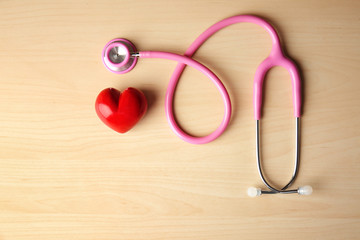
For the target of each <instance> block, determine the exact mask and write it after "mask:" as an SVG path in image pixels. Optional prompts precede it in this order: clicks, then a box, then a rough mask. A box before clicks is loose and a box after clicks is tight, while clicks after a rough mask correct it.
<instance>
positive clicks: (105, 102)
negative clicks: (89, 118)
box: [95, 88, 148, 133]
mask: <svg viewBox="0 0 360 240" xmlns="http://www.w3.org/2000/svg"><path fill="white" fill-rule="evenodd" d="M147 107H148V104H147V101H146V98H145V95H144V94H143V93H142V92H141V91H139V90H137V89H135V88H127V89H126V90H124V91H123V92H122V93H121V92H120V91H119V90H117V89H114V88H107V89H104V90H102V91H101V92H100V93H99V95H98V97H97V98H96V102H95V109H96V113H97V115H98V116H99V118H100V119H101V121H103V122H104V123H105V124H106V125H107V126H109V127H110V128H112V129H113V130H115V131H117V132H119V133H125V132H127V131H129V130H130V129H131V128H132V127H134V126H135V124H136V123H137V122H138V121H139V120H140V119H141V118H142V117H143V116H144V115H145V112H146V110H147Z"/></svg>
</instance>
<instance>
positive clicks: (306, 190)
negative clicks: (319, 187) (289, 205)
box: [297, 185, 313, 195]
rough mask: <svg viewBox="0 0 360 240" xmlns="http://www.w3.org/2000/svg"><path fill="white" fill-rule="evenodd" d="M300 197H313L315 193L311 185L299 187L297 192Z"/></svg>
mask: <svg viewBox="0 0 360 240" xmlns="http://www.w3.org/2000/svg"><path fill="white" fill-rule="evenodd" d="M297 192H298V194H299V195H311V194H312V192H313V188H312V187H311V186H309V185H306V186H302V187H299V188H298V190H297Z"/></svg>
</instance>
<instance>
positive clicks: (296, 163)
mask: <svg viewBox="0 0 360 240" xmlns="http://www.w3.org/2000/svg"><path fill="white" fill-rule="evenodd" d="M295 131H296V136H295V161H294V170H293V174H292V177H291V179H290V181H289V182H288V184H286V185H285V186H284V187H283V188H281V189H277V188H275V187H273V186H272V185H271V184H270V183H269V182H268V181H267V180H266V178H265V176H264V173H263V170H262V167H261V151H260V120H256V159H257V168H258V172H259V175H260V177H261V180H262V181H263V183H264V184H265V185H266V187H267V188H269V189H270V191H263V190H261V194H276V193H282V194H288V193H298V190H297V189H293V190H287V189H288V188H289V187H290V186H291V184H292V183H293V182H294V181H295V179H296V177H297V174H298V171H299V162H300V118H299V117H297V118H296V130H295Z"/></svg>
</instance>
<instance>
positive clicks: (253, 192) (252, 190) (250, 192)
mask: <svg viewBox="0 0 360 240" xmlns="http://www.w3.org/2000/svg"><path fill="white" fill-rule="evenodd" d="M247 194H248V196H249V197H257V196H260V195H261V189H260V188H256V187H249V188H248V190H247Z"/></svg>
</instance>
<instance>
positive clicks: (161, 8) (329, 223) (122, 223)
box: [0, 0, 360, 240]
mask: <svg viewBox="0 0 360 240" xmlns="http://www.w3.org/2000/svg"><path fill="white" fill-rule="evenodd" d="M359 13H360V2H359V1H355V0H354V1H340V0H339V1H325V0H321V1H312V0H306V1H253V0H248V1H210V0H207V1H205V0H200V1H190V0H186V1H168V0H161V1H145V0H138V1H111V0H109V1H70V0H66V1H45V0H44V1H14V0H2V1H0V33H1V34H0V84H1V85H0V112H1V117H0V136H1V137H0V239H1V240H10V239H16V240H22V239H26V240H29V239H36V240H40V239H44V240H45V239H46V240H52V239H67V240H72V239H74V240H75V239H76V240H82V239H84V240H85V239H101V240H104V239H114V240H115V239H129V240H135V239H141V240H142V239H143V240H145V239H146V240H159V239H173V240H174V239H179V240H180V239H181V240H199V239H204V240H205V239H206V240H220V239H221V240H225V239H226V240H228V239H234V240H235V239H359V238H360V237H359V234H360V203H359V200H360V162H359V160H360V159H359V156H360V148H359V147H360V130H359V129H360V124H359V118H360V98H359V93H360V89H359V88H360V81H359V75H360V71H359V63H360V45H359V44H360V17H359V16H360V15H359ZM238 14H255V15H257V16H261V17H263V18H266V19H268V20H269V21H270V22H271V23H272V24H273V25H274V26H275V27H276V28H277V30H278V31H279V34H280V35H281V38H282V40H283V42H284V43H285V46H286V51H287V53H288V55H289V56H291V58H293V59H294V60H295V61H296V62H297V63H298V65H299V67H300V69H301V71H302V75H303V94H304V101H303V103H304V107H303V115H302V119H301V124H302V125H301V127H302V128H301V134H302V139H301V169H300V172H299V176H298V179H297V180H296V182H295V184H294V186H295V187H297V186H301V185H311V186H312V187H313V188H314V193H313V195H311V196H299V195H297V194H296V195H295V194H294V195H270V196H269V195H267V196H261V197H259V198H249V197H248V196H247V194H246V190H247V188H248V187H250V186H257V187H263V184H262V182H261V180H260V178H259V175H258V173H257V169H256V160H255V144H254V143H255V121H254V120H253V109H252V84H253V76H254V73H255V70H256V67H257V66H258V64H259V63H260V62H261V61H262V60H263V59H264V58H265V57H266V56H267V55H268V54H269V51H270V47H271V45H270V43H271V42H270V37H269V36H268V34H267V33H266V31H264V30H263V29H262V28H260V27H258V26H256V25H253V24H249V23H244V24H236V25H233V26H230V27H228V28H227V29H224V30H222V31H220V32H219V33H217V34H216V36H214V37H213V38H211V39H210V40H209V41H207V42H206V44H205V45H204V46H203V47H202V48H201V49H200V50H199V51H198V52H197V54H196V55H195V56H194V58H195V59H197V60H199V61H201V62H203V63H204V64H205V65H207V66H208V67H209V68H211V69H212V70H213V71H214V72H215V73H216V74H217V75H218V76H219V77H220V78H221V79H222V80H223V82H224V84H225V86H226V87H227V89H228V90H229V93H230V95H231V100H232V103H233V111H234V112H233V115H232V119H231V124H230V125H229V127H228V128H227V130H226V132H225V133H224V134H223V135H222V136H221V137H220V138H219V139H217V140H215V141H214V142H211V143H209V144H205V145H191V144H189V143H186V142H184V141H182V140H180V139H179V138H178V137H177V136H176V135H175V134H174V133H173V132H172V131H171V129H170V127H169V125H168V124H167V120H166V116H165V111H164V98H165V92H166V88H167V83H168V80H169V78H170V76H171V74H172V71H173V70H174V68H175V66H176V63H175V62H171V61H166V60H158V59H142V60H140V61H139V62H138V65H137V66H136V68H135V69H134V70H133V71H132V72H131V73H128V74H126V75H116V74H113V73H111V72H109V71H107V70H106V69H105V67H104V66H103V64H102V62H101V51H102V48H103V47H104V45H105V43H106V42H107V41H109V40H110V39H112V38H116V37H125V38H127V39H130V40H131V41H133V42H134V43H135V44H136V46H137V48H138V49H142V50H162V51H172V52H175V53H179V54H183V53H184V52H185V50H186V48H187V47H188V46H189V45H190V44H191V43H192V41H193V40H194V39H195V38H196V37H197V36H198V35H199V34H200V33H201V32H203V31H204V30H205V29H206V28H207V27H209V26H210V25H212V24H214V23H216V22H217V21H220V20H221V19H224V18H226V17H230V16H233V15H238ZM130 86H131V87H136V88H138V89H141V90H142V91H144V93H145V95H146V97H147V99H148V101H149V111H148V113H147V115H146V116H145V118H144V119H142V120H141V122H139V124H138V125H136V126H135V128H134V129H132V130H131V131H130V132H128V133H126V134H124V135H120V134H117V133H115V132H114V131H111V130H110V129H109V128H108V127H106V126H105V125H104V124H103V123H102V122H101V121H100V120H99V119H98V117H97V116H96V113H95V110H94V101H95V98H96V96H97V94H98V93H99V92H100V91H101V90H102V89H104V88H107V87H115V88H118V89H120V90H123V89H125V88H127V87H130ZM265 91H266V94H265V97H264V98H265V99H264V107H265V108H264V118H263V120H262V136H263V139H262V149H263V150H262V154H263V158H264V168H265V170H266V173H267V176H268V177H269V178H270V179H271V181H272V182H273V183H274V184H275V185H276V186H278V187H281V185H283V184H285V183H286V182H287V181H288V179H289V177H290V176H291V173H292V166H293V158H294V136H295V131H294V129H295V128H294V117H293V116H292V112H293V110H292V96H291V81H290V76H289V74H288V73H287V71H286V70H285V69H283V68H280V67H276V68H274V69H272V70H271V71H270V72H269V74H268V76H267V79H266V84H265ZM174 105H175V108H176V117H177V119H178V121H179V122H180V123H181V126H182V127H183V128H184V129H185V130H186V131H187V132H189V133H191V134H193V135H195V136H203V135H206V134H209V133H210V132H212V131H213V130H214V129H215V128H216V127H217V126H218V124H219V123H220V121H221V119H222V114H223V103H222V101H221V97H220V94H219V93H218V92H217V90H216V88H215V86H214V85H213V84H211V83H210V81H209V80H208V79H207V78H206V77H205V76H203V75H202V74H201V73H199V72H198V71H196V70H194V69H187V70H186V71H185V73H184V75H183V78H182V79H181V81H180V83H179V86H178V89H177V93H176V97H175V103H174Z"/></svg>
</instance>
